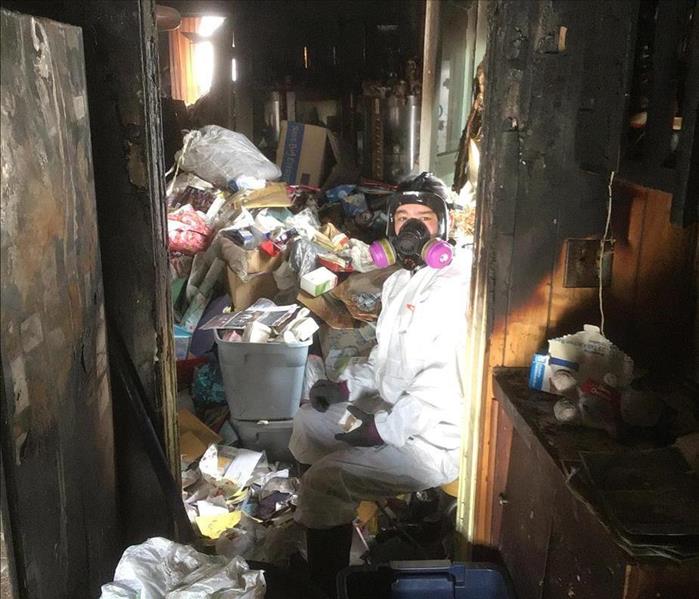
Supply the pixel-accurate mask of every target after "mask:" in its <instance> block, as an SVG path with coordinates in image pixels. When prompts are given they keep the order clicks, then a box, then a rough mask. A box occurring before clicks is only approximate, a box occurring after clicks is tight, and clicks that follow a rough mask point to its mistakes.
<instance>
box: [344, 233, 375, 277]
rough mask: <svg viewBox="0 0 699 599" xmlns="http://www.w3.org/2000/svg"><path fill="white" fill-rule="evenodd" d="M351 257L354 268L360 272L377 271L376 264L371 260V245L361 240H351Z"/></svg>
mask: <svg viewBox="0 0 699 599" xmlns="http://www.w3.org/2000/svg"><path fill="white" fill-rule="evenodd" d="M349 255H350V258H351V260H352V268H354V270H356V271H358V272H369V271H371V270H376V264H374V261H373V260H372V258H371V253H370V252H369V245H368V244H366V243H364V242H363V241H361V240H359V239H350V240H349Z"/></svg>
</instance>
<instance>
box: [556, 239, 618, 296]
mask: <svg viewBox="0 0 699 599" xmlns="http://www.w3.org/2000/svg"><path fill="white" fill-rule="evenodd" d="M566 245H567V248H566V269H565V277H564V282H563V286H564V287H598V286H599V277H598V272H599V253H600V240H599V239H568V240H566ZM612 256H613V242H612V241H607V242H606V243H605V245H604V257H603V259H602V286H603V287H607V286H608V285H609V284H610V283H611V282H612Z"/></svg>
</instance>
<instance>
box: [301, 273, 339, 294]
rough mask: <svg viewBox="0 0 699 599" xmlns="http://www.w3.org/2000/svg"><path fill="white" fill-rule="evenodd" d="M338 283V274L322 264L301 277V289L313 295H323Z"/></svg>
mask: <svg viewBox="0 0 699 599" xmlns="http://www.w3.org/2000/svg"><path fill="white" fill-rule="evenodd" d="M336 285H337V275H336V274H335V273H334V272H332V271H330V270H328V269H327V268H325V266H321V267H320V268H316V269H315V270H312V271H311V272H309V273H306V274H305V275H303V276H302V277H301V289H303V290H304V291H305V292H306V293H308V294H309V295H311V296H313V297H317V296H319V295H323V294H324V293H326V292H327V291H330V290H331V289H332V288H333V287H335V286H336Z"/></svg>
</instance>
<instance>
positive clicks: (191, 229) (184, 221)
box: [167, 205, 212, 255]
mask: <svg viewBox="0 0 699 599" xmlns="http://www.w3.org/2000/svg"><path fill="white" fill-rule="evenodd" d="M211 233H212V231H211V229H210V228H209V227H208V226H207V224H206V221H205V220H204V217H203V216H202V215H201V214H200V213H199V212H197V211H196V210H194V208H192V207H191V206H190V205H186V206H182V208H179V209H178V210H175V211H174V212H172V213H170V214H168V217H167V235H168V249H169V250H170V251H171V252H181V253H183V254H190V255H191V254H197V253H199V252H203V251H204V250H206V248H207V247H208V246H209V239H210V237H211Z"/></svg>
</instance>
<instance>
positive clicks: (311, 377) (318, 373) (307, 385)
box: [301, 354, 328, 402]
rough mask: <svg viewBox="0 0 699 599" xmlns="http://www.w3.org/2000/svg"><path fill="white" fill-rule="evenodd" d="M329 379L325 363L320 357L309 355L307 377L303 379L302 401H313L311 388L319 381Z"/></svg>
mask: <svg viewBox="0 0 699 599" xmlns="http://www.w3.org/2000/svg"><path fill="white" fill-rule="evenodd" d="M326 378H328V375H327V374H326V372H325V362H324V361H323V358H321V357H320V356H316V355H313V354H309V355H308V361H307V362H306V376H305V377H304V379H303V391H302V393H301V401H302V402H307V401H310V400H311V395H310V394H311V387H313V385H315V384H316V383H317V382H318V381H319V380H321V379H326Z"/></svg>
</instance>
